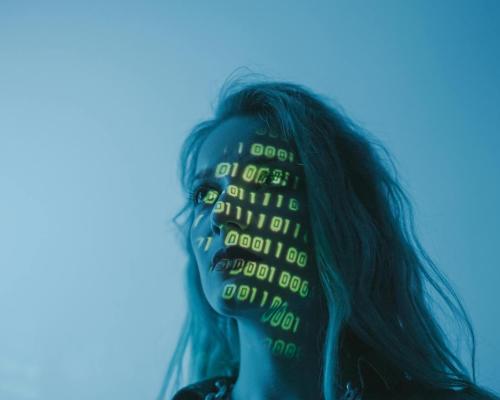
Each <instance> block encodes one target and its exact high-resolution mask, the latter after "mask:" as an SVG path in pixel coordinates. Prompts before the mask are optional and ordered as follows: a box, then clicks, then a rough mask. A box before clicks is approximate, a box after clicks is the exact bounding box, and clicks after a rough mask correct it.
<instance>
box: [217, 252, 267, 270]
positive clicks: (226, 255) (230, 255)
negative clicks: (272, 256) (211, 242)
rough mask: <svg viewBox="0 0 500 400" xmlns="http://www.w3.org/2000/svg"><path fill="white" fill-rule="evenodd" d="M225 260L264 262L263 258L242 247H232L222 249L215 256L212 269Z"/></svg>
mask: <svg viewBox="0 0 500 400" xmlns="http://www.w3.org/2000/svg"><path fill="white" fill-rule="evenodd" d="M224 259H226V260H235V259H243V260H245V261H260V260H262V257H260V256H259V255H258V254H255V253H253V252H251V251H250V250H247V249H244V248H242V247H237V246H231V247H227V248H223V249H220V250H218V251H217V252H216V253H215V255H214V256H213V258H212V266H211V269H214V267H215V266H216V265H217V263H218V262H219V261H221V260H224Z"/></svg>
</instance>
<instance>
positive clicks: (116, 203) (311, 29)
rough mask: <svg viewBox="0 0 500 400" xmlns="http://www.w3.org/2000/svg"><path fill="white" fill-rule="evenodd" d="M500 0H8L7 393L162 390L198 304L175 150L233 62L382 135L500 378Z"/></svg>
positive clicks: (2, 163) (3, 99)
mask: <svg viewBox="0 0 500 400" xmlns="http://www.w3.org/2000/svg"><path fill="white" fill-rule="evenodd" d="M499 38H500V2H499V1H495V0H478V1H473V0H469V1H451V0H448V1H444V0H441V1H435V0H426V1H423V0H418V1H417V0H415V1H396V0H383V1H372V0H369V1H347V0H346V1H333V0H332V1H305V0H304V1H263V0H259V1H251V2H248V1H227V0H226V1H210V2H208V1H205V2H202V1H199V2H195V1H166V0H165V1H156V2H155V1H136V2H131V1H95V2H89V1H85V2H76V1H75V2H71V1H64V2H63V1H61V2H49V1H44V2H31V3H30V2H24V1H8V0H2V1H0V316H1V322H0V399H2V400H4V399H6V400H38V399H50V400H63V399H64V400H68V399H69V400H72V399H75V400H77V399H78V400H79V399H82V400H83V399H97V400H104V399H118V398H120V399H121V400H132V399H153V398H154V397H155V395H156V394H157V392H158V390H159V388H160V385H161V380H162V377H163V374H164V371H165V366H166V362H167V359H168V357H169V355H170V354H171V352H172V351H173V348H174V340H175V338H176V336H177V334H178V332H179V326H180V324H181V321H182V317H183V314H184V311H185V308H184V307H185V301H184V297H183V296H184V295H183V288H182V277H181V271H182V269H183V262H184V260H185V258H184V255H183V254H182V252H181V249H180V246H179V243H178V240H177V239H176V235H175V230H174V228H173V226H172V225H171V224H170V223H169V220H170V218H171V217H172V216H173V214H174V213H175V211H176V210H177V208H178V207H180V205H181V204H182V194H181V191H180V186H179V184H178V182H177V176H176V162H177V156H178V152H179V148H180V144H181V141H182V139H183V138H184V137H185V135H186V133H187V131H188V130H189V128H191V127H192V126H193V125H194V124H195V123H197V122H199V121H200V120H201V119H203V118H206V117H209V116H210V115H211V105H212V103H213V101H214V99H215V96H216V94H217V90H218V88H219V87H220V85H221V84H222V82H223V81H224V79H225V78H226V77H227V76H228V75H229V74H230V73H231V72H232V71H234V70H235V68H237V67H240V66H247V67H249V68H250V69H251V70H253V71H255V72H260V73H264V74H266V75H268V76H269V77H271V78H276V79H285V80H291V81H294V82H298V83H302V84H305V85H307V86H309V87H310V88H312V89H313V90H315V91H318V92H320V93H322V94H325V95H327V96H329V97H330V98H332V99H334V100H335V101H337V102H338V103H340V104H341V105H343V107H344V109H345V111H346V112H347V113H348V114H349V115H351V116H352V117H353V119H354V120H355V121H357V122H358V123H359V124H361V125H362V126H364V127H365V128H366V129H368V130H369V131H371V132H373V133H374V134H375V135H376V136H377V137H379V138H380V139H381V140H382V141H383V142H384V143H385V144H386V145H387V147H388V148H389V150H390V151H391V152H392V154H393V155H394V157H395V159H396V163H397V167H398V170H399V174H400V176H401V179H402V181H403V183H404V185H405V187H406V188H407V189H408V191H409V192H410V194H411V195H412V197H413V200H414V204H415V213H416V215H415V216H416V223H417V228H418V233H419V235H420V238H421V240H422V242H423V244H424V247H426V249H427V250H428V252H429V253H430V255H431V257H432V258H433V259H434V261H435V262H436V264H437V265H438V266H439V267H440V268H441V269H442V270H443V271H444V272H445V273H446V275H447V276H448V277H449V278H450V279H451V281H452V283H453V285H454V287H455V288H456V289H457V291H458V292H459V293H460V295H461V297H462V298H463V300H464V302H465V305H466V308H467V310H468V312H469V314H470V316H471V319H472V322H473V323H474V326H475V328H476V331H477V339H478V353H477V359H478V381H479V383H481V384H484V385H487V386H489V387H491V388H493V389H495V390H497V391H500V384H499V381H500V379H499V378H500V373H499V366H500V363H499V361H498V358H499V356H500V345H499V344H498V338H499V337H500V313H499V310H498V305H497V304H498V292H499V290H500V269H499V261H498V250H499V249H500V239H499V234H498V231H497V229H498V227H499V225H500V224H499V223H500V213H499V211H498V207H499V205H500V187H499V186H500V185H499V177H498V174H499V172H500V168H499V167H500V165H499V164H500V162H499V157H498V154H499V147H500V139H499V138H500V136H499V130H498V127H499V126H500V112H499V104H500V84H499V83H500V77H499V70H500V68H499V60H500V45H499Z"/></svg>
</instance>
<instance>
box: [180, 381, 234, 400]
mask: <svg viewBox="0 0 500 400" xmlns="http://www.w3.org/2000/svg"><path fill="white" fill-rule="evenodd" d="M235 381H236V378H235V377H233V376H216V377H213V378H209V379H205V380H203V381H199V382H196V383H192V384H190V385H188V386H186V387H183V388H182V389H180V390H179V391H178V392H177V393H176V394H175V395H174V397H173V398H172V400H204V399H205V396H207V395H208V394H210V393H213V394H214V395H215V394H218V395H219V396H220V395H221V394H222V395H223V394H224V393H226V392H228V391H229V390H230V389H231V386H232V385H233V384H234V382H235Z"/></svg>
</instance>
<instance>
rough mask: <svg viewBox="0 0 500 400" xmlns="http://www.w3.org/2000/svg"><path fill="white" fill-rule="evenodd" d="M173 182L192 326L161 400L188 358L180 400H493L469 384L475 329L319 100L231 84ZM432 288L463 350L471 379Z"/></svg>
mask: <svg viewBox="0 0 500 400" xmlns="http://www.w3.org/2000/svg"><path fill="white" fill-rule="evenodd" d="M181 166H182V183H183V186H184V188H185V189H186V191H187V192H188V193H189V202H188V204H187V205H186V206H185V208H184V209H183V210H182V211H181V213H180V215H179V216H181V215H185V216H186V218H185V220H184V222H183V223H182V224H180V226H181V228H182V231H183V234H184V238H185V246H186V251H187V253H188V255H189V262H188V266H187V283H188V306H189V312H188V316H187V318H186V322H185V325H184V327H183V330H182V333H181V336H180V338H179V342H178V345H177V348H176V351H175V353H174V356H173V358H172V360H171V363H170V366H169V369H168V371H167V375H166V378H165V382H164V385H163V388H162V391H161V393H160V396H159V399H164V398H165V393H166V389H167V387H168V386H169V384H170V383H172V384H173V386H174V388H177V387H178V385H179V377H180V376H181V372H182V369H183V365H184V364H183V363H184V362H185V361H186V357H187V366H188V369H189V382H192V384H191V385H189V386H187V387H184V388H183V389H182V390H180V391H178V392H177V393H176V395H175V396H174V399H175V400H182V399H231V400H242V399H250V400H253V399H325V400H332V399H407V398H414V399H465V398H467V399H498V397H495V396H494V395H493V394H492V393H491V392H488V391H487V390H486V389H482V388H480V387H479V386H478V385H476V384H475V368H474V363H475V360H474V346H475V342H474V332H473V329H472V326H471V324H470V321H469V319H468V317H467V315H466V313H465V311H464V309H463V307H462V305H461V303H460V301H459V299H458V297H457V296H456V294H455V293H454V291H453V289H452V288H451V287H450V285H449V284H448V283H447V281H446V279H445V278H444V277H443V276H442V275H441V274H440V273H439V271H438V270H437V268H436V267H435V266H434V264H433V262H432V261H431V260H430V259H429V257H428V256H427V254H426V253H425V251H424V250H423V249H422V247H421V245H420V244H419V241H418V240H417V238H416V237H415V234H414V229H413V219H412V210H411V204H410V202H409V200H408V198H407V196H406V195H405V193H404V191H403V189H402V188H401V187H400V185H399V183H398V181H397V179H396V178H395V176H394V175H395V173H394V172H393V171H394V167H393V164H392V161H391V159H390V156H389V155H388V153H387V151H386V150H385V149H384V147H383V146H382V145H381V144H380V143H377V142H376V140H375V139H374V138H370V137H369V136H368V134H367V133H366V132H363V131H362V129H361V128H359V127H357V126H355V124H354V123H353V122H352V121H350V120H349V119H348V118H347V117H346V116H345V115H342V114H341V113H340V112H339V111H338V110H336V109H335V108H333V107H332V106H331V105H329V104H328V103H327V101H326V100H325V99H322V98H321V97H320V96H318V95H317V94H314V93H312V92H311V91H310V90H308V89H306V88H304V87H303V86H299V85H296V84H291V83H283V82H264V81H261V82H259V81H257V82H252V81H245V80H244V79H243V80H238V79H235V80H230V81H229V82H228V83H227V84H226V85H225V86H224V87H223V89H222V91H221V94H220V98H219V102H218V104H217V107H216V112H215V117H214V119H212V120H209V121H205V122H203V123H200V124H199V125H197V126H196V127H195V128H194V129H193V131H192V132H191V134H190V135H189V137H188V138H187V139H186V141H185V143H184V147H183V150H182V154H181ZM179 216H178V217H179ZM431 288H432V289H434V292H433V294H434V297H436V296H437V297H439V298H440V299H441V300H443V301H444V304H446V305H447V306H448V307H449V310H450V311H451V312H452V314H453V315H454V316H455V317H456V319H457V320H458V321H459V322H462V323H463V325H462V326H464V327H465V330H466V332H467V333H468V335H469V338H470V340H471V346H472V352H471V355H472V356H471V360H472V377H471V376H470V375H469V372H468V371H467V369H466V367H465V366H464V365H463V363H462V362H461V360H460V359H459V358H458V357H457V356H456V355H455V354H454V353H453V351H452V350H451V349H450V347H449V344H448V341H447V338H446V337H445V334H444V332H443V330H442V329H441V327H440V325H439V324H438V322H437V320H436V318H435V316H434V315H433V312H432V308H431V306H430V305H429V299H430V297H429V296H430V294H431V292H430V290H431ZM193 382H194V383H193Z"/></svg>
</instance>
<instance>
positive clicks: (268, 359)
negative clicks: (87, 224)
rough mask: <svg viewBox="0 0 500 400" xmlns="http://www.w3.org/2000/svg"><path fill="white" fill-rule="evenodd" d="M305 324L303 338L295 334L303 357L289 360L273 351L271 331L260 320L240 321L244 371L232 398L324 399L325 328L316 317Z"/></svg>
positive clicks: (241, 364) (264, 399)
mask: <svg viewBox="0 0 500 400" xmlns="http://www.w3.org/2000/svg"><path fill="white" fill-rule="evenodd" d="M304 327H305V328H306V329H304V330H302V334H301V335H300V337H297V336H295V337H294V341H295V343H296V344H297V345H299V346H300V347H301V350H300V356H299V357H298V358H294V359H285V358H282V357H277V356H276V355H273V354H272V352H271V350H270V349H269V346H267V345H266V342H265V337H266V336H267V334H268V333H269V332H266V331H265V328H263V327H262V325H261V324H260V323H259V322H257V323H256V322H255V321H251V320H238V330H239V335H240V343H241V345H240V372H239V375H238V379H237V381H236V383H235V385H234V387H233V390H232V393H231V397H230V399H231V400H278V399H280V400H282V399H289V400H294V399H297V400H298V399H301V400H302V399H321V398H322V395H321V393H322V388H321V376H320V374H321V372H320V367H321V354H322V341H321V340H320V339H318V336H319V335H318V332H319V331H320V329H321V327H320V323H319V321H314V320H311V321H308V324H307V325H306V326H304Z"/></svg>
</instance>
